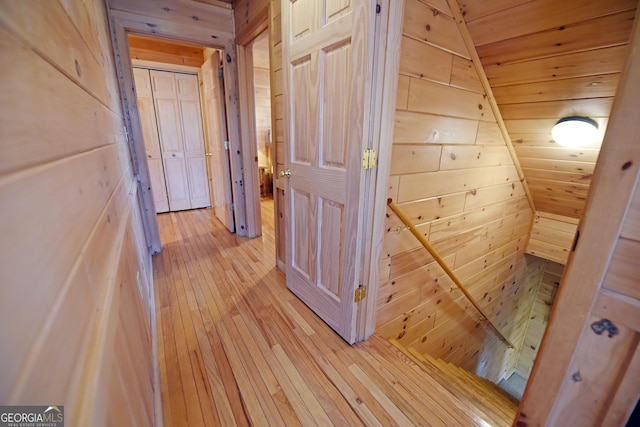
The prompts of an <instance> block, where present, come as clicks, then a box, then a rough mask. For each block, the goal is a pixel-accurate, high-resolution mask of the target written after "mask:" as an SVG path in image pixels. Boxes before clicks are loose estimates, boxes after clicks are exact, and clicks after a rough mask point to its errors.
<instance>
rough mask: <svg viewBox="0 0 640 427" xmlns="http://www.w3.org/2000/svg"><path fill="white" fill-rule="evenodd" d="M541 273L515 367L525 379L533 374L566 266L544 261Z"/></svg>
mask: <svg viewBox="0 0 640 427" xmlns="http://www.w3.org/2000/svg"><path fill="white" fill-rule="evenodd" d="M540 271H541V273H542V274H541V277H540V279H541V282H540V286H539V288H538V292H537V293H536V298H535V302H534V304H533V309H532V310H531V316H530V317H529V322H528V324H527V333H526V335H525V338H524V343H523V345H522V348H521V350H520V355H519V356H518V363H517V364H516V367H515V372H516V373H517V374H518V375H520V376H521V377H523V378H529V374H531V368H532V367H533V362H534V361H535V358H536V354H538V347H540V342H541V341H542V335H543V334H544V331H545V329H546V327H547V324H548V323H549V313H551V307H552V306H553V302H554V301H555V297H556V292H557V290H558V285H559V284H560V279H561V278H562V273H563V271H564V266H563V265H562V264H558V263H556V262H553V261H544V266H543V268H542V269H541V270H540Z"/></svg>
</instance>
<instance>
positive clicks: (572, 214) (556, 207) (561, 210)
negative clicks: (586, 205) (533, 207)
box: [537, 201, 583, 219]
mask: <svg viewBox="0 0 640 427" xmlns="http://www.w3.org/2000/svg"><path fill="white" fill-rule="evenodd" d="M537 203H538V204H539V206H540V210H543V211H545V212H549V213H553V214H556V215H562V216H567V217H569V218H576V219H577V218H580V217H581V216H582V212H583V209H577V208H570V207H566V206H562V205H560V204H558V203H557V202H547V201H538V202H537Z"/></svg>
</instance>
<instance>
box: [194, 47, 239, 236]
mask: <svg viewBox="0 0 640 427" xmlns="http://www.w3.org/2000/svg"><path fill="white" fill-rule="evenodd" d="M219 63H220V60H219V57H218V54H217V53H216V54H214V55H213V56H211V57H210V58H209V59H208V60H207V61H206V62H205V63H204V64H203V65H202V83H203V89H204V104H205V117H206V123H205V125H206V127H207V141H206V146H207V167H208V168H209V170H210V174H209V179H210V186H211V190H212V191H211V192H212V193H213V199H212V201H211V203H212V206H213V209H214V213H215V215H216V217H217V218H218V219H219V220H220V221H221V222H222V223H223V224H224V225H225V226H226V227H227V229H229V231H231V232H235V222H234V218H233V211H232V209H231V207H232V203H233V201H232V193H231V169H230V166H229V151H228V150H226V149H225V144H224V141H225V140H226V139H227V127H226V119H225V110H224V95H223V93H222V81H221V79H220V78H219V76H218V64H219Z"/></svg>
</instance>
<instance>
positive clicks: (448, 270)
mask: <svg viewBox="0 0 640 427" xmlns="http://www.w3.org/2000/svg"><path fill="white" fill-rule="evenodd" d="M387 205H388V206H389V207H390V208H391V210H392V211H393V212H394V213H395V214H396V215H397V216H398V218H400V220H401V221H402V222H403V223H404V225H406V226H407V227H408V228H409V230H411V233H412V234H413V235H414V236H415V237H416V239H418V241H420V243H422V246H424V248H425V249H426V250H427V251H429V253H430V254H431V256H432V257H433V258H434V259H435V260H436V262H437V263H438V264H439V265H440V267H442V269H443V270H444V272H445V273H447V275H448V276H449V277H450V278H451V280H453V283H455V284H456V286H458V288H459V289H460V290H461V291H462V293H463V294H464V296H465V297H467V299H468V300H469V302H470V303H471V304H472V305H473V306H474V307H475V308H476V310H478V312H479V313H480V314H481V315H482V317H484V318H485V319H486V320H487V322H489V325H491V327H492V328H493V329H494V330H495V331H496V333H497V334H498V337H499V338H500V339H501V340H502V341H504V342H505V343H506V344H507V345H508V346H509V347H511V348H516V347H515V346H514V345H513V344H512V343H511V341H509V340H508V339H507V338H506V337H505V336H504V335H503V334H502V332H501V331H500V329H498V327H497V326H496V325H494V323H493V322H492V321H491V319H489V316H487V314H486V313H485V312H484V310H483V309H482V307H480V305H479V304H478V302H477V301H476V300H475V299H474V298H473V296H472V295H471V294H470V293H469V291H467V288H465V287H464V285H463V284H462V282H460V279H458V277H457V276H456V275H455V273H454V272H453V270H451V268H449V266H448V265H447V263H446V262H445V261H444V259H442V257H441V256H440V254H438V252H437V251H436V250H435V248H434V247H433V246H431V244H430V243H429V241H428V240H427V239H425V237H424V236H423V235H422V233H420V231H418V229H417V228H416V226H415V225H414V224H413V222H412V221H411V220H410V219H409V217H408V216H407V215H406V214H405V213H404V212H402V210H401V209H400V207H399V206H398V205H396V204H395V203H394V201H393V199H387Z"/></svg>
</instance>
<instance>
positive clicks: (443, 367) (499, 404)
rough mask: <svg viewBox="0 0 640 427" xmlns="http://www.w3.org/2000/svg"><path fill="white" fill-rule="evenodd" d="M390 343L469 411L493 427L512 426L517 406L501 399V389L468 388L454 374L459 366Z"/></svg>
mask: <svg viewBox="0 0 640 427" xmlns="http://www.w3.org/2000/svg"><path fill="white" fill-rule="evenodd" d="M389 341H390V343H391V344H392V345H393V346H394V347H395V348H396V349H397V350H399V351H400V352H401V353H402V354H404V355H405V356H407V357H408V358H409V359H410V360H411V361H412V362H413V363H414V364H415V365H416V368H417V369H418V370H421V371H423V372H424V373H426V374H427V375H428V376H429V377H431V378H433V379H434V380H435V381H437V382H438V383H439V384H440V385H442V386H443V387H444V388H445V389H446V390H448V392H449V393H451V394H452V395H453V396H455V397H456V398H457V399H459V400H460V401H461V402H463V403H464V404H465V405H466V406H467V407H468V408H470V409H471V410H473V411H475V412H476V413H478V414H482V415H483V416H484V417H485V418H487V420H488V421H491V423H493V424H494V425H505V426H510V425H511V424H512V422H513V419H514V418H515V415H516V412H517V404H516V403H515V402H513V401H505V399H504V397H503V396H501V395H502V393H504V392H502V390H500V392H497V391H496V390H494V389H492V388H490V387H489V386H488V385H486V387H481V386H480V383H476V382H475V381H474V383H473V385H472V386H471V387H470V385H471V384H470V383H471V381H470V380H469V379H466V378H464V377H463V375H464V374H462V373H459V372H456V371H457V370H458V369H459V368H458V367H456V366H453V365H451V366H447V365H448V364H447V363H446V362H444V361H441V360H439V359H436V358H432V357H431V356H428V355H427V356H428V357H425V356H424V355H422V354H420V353H419V352H417V351H416V350H415V349H407V348H405V347H404V346H402V344H400V343H399V342H397V341H396V340H389ZM465 372H467V371H465ZM471 375H473V374H471Z"/></svg>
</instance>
